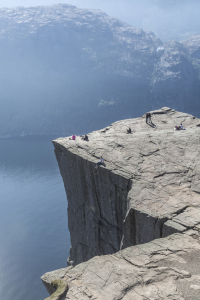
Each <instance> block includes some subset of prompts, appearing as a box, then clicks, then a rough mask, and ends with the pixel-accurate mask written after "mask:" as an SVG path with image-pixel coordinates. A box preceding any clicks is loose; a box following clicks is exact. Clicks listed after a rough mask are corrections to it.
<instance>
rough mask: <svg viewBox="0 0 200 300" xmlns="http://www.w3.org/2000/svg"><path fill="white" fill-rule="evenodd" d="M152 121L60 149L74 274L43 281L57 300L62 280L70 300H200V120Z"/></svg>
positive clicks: (161, 117) (161, 113)
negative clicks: (55, 289) (55, 291)
mask: <svg viewBox="0 0 200 300" xmlns="http://www.w3.org/2000/svg"><path fill="white" fill-rule="evenodd" d="M151 113H152V122H150V123H149V124H147V123H146V117H145V115H144V116H142V117H141V118H137V119H129V120H122V121H118V122H116V123H114V124H112V125H111V126H109V127H106V128H104V129H102V130H99V131H95V132H92V133H90V134H89V135H88V136H89V141H88V142H86V141H83V140H82V139H81V138H80V137H77V139H76V140H75V141H72V140H69V138H60V139H57V140H54V141H53V144H54V146H55V153H56V157H57V160H58V164H59V167H60V171H61V174H62V177H63V181H64V184H65V188H66V193H67V199H68V221H69V229H70V234H71V243H72V248H71V251H70V257H69V265H73V266H74V267H72V266H71V267H68V268H66V269H61V270H57V271H53V272H49V273H47V274H45V275H43V276H42V281H43V283H44V285H45V286H46V287H47V289H48V290H49V292H50V293H53V291H52V290H51V282H52V280H55V279H61V280H62V281H64V282H65V281H66V286H67V287H68V291H67V292H66V294H65V295H64V296H63V298H62V300H66V299H68V300H76V299H78V300H89V299H90V300H117V299H118V300H119V299H123V300H129V299H130V300H147V299H148V300H150V299H152V300H161V299H162V300H167V299H173V300H198V299H199V290H200V271H199V270H200V233H199V231H200V190H199V181H200V177H199V174H200V164H199V162H198V159H199V157H200V153H199V152H200V150H199V144H200V127H199V126H197V125H198V124H199V122H200V120H199V119H197V118H195V117H193V116H192V115H189V114H185V113H181V112H176V111H175V110H173V109H170V108H168V107H163V108H161V109H159V110H156V111H152V112H151ZM180 123H183V126H184V127H185V130H176V131H175V130H174V126H175V125H179V124H180ZM129 127H131V129H132V133H131V134H126V130H127V129H128V128H129ZM100 156H103V158H104V159H105V161H104V164H102V165H100V166H99V167H97V166H96V163H97V161H98V159H99V157H100ZM106 254H107V255H106Z"/></svg>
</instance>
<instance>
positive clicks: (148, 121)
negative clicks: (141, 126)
mask: <svg viewBox="0 0 200 300" xmlns="http://www.w3.org/2000/svg"><path fill="white" fill-rule="evenodd" d="M146 123H151V114H150V113H146Z"/></svg>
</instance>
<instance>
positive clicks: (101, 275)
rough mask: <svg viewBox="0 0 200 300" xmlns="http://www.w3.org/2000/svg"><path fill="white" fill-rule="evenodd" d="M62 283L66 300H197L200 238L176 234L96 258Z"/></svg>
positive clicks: (67, 276)
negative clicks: (65, 285) (66, 288)
mask: <svg viewBox="0 0 200 300" xmlns="http://www.w3.org/2000/svg"><path fill="white" fill-rule="evenodd" d="M49 275H50V273H49ZM50 276H51V278H52V277H55V278H56V277H57V274H56V273H55V272H52V273H51V275H50ZM62 279H63V280H65V281H66V282H67V283H68V286H69V290H68V292H67V293H66V296H65V297H63V300H65V299H66V300H89V299H90V300H116V299H123V300H147V299H148V300H150V299H152V300H167V299H168V300H169V299H171V300H172V299H173V300H198V299H199V289H200V238H199V236H198V235H197V234H196V235H195V237H192V236H189V235H184V234H173V235H171V236H169V237H167V238H164V239H159V240H154V241H152V242H150V243H148V244H143V245H139V246H134V247H129V248H126V249H124V250H122V251H119V252H118V253H116V254H112V255H106V256H97V257H94V258H93V259H91V260H89V261H87V262H85V263H82V264H79V265H78V266H76V267H74V268H72V269H70V270H67V269H66V273H65V276H64V277H62Z"/></svg>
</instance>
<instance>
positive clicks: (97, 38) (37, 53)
mask: <svg viewBox="0 0 200 300" xmlns="http://www.w3.org/2000/svg"><path fill="white" fill-rule="evenodd" d="M0 25H1V30H0V63H1V70H0V79H1V85H0V101H1V111H0V136H2V137H5V136H13V135H24V134H52V133H56V134H58V135H65V134H70V133H73V132H74V133H76V132H79V133H83V132H88V131H91V130H95V129H98V128H100V127H102V126H106V125H108V124H110V123H112V122H114V121H116V120H118V119H123V118H129V117H136V116H138V115H141V114H143V113H144V112H145V111H147V110H152V109H156V108H157V107H160V106H170V107H173V108H175V109H177V110H182V111H186V110H187V112H190V113H193V114H200V105H199V96H200V89H199V86H200V84H199V73H200V72H199V67H198V58H195V59H194V58H193V57H192V56H191V55H190V51H189V46H188V45H187V44H184V43H183V44H180V43H178V42H167V43H164V44H163V43H162V41H160V40H159V39H158V38H156V36H155V35H154V34H153V33H152V32H149V31H144V30H142V29H139V28H136V27H131V26H130V25H128V24H126V23H124V22H121V21H120V20H118V19H115V18H112V17H109V16H108V15H106V14H105V13H104V12H102V11H100V10H87V9H78V8H76V7H75V6H72V5H67V4H58V5H52V6H39V7H30V8H24V7H17V8H12V9H8V8H4V9H0ZM196 44H198V42H197V43H196Z"/></svg>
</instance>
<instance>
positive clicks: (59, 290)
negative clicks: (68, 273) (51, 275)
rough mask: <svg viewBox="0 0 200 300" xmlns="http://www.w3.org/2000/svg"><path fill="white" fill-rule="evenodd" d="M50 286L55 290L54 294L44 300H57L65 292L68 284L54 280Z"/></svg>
mask: <svg viewBox="0 0 200 300" xmlns="http://www.w3.org/2000/svg"><path fill="white" fill-rule="evenodd" d="M51 285H52V286H53V287H54V288H55V290H56V291H55V293H53V294H52V295H51V296H50V297H48V298H46V299H44V300H59V299H61V297H62V296H63V295H64V294H65V293H66V292H67V289H68V284H67V282H66V281H64V280H61V279H56V280H53V281H52V282H51Z"/></svg>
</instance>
